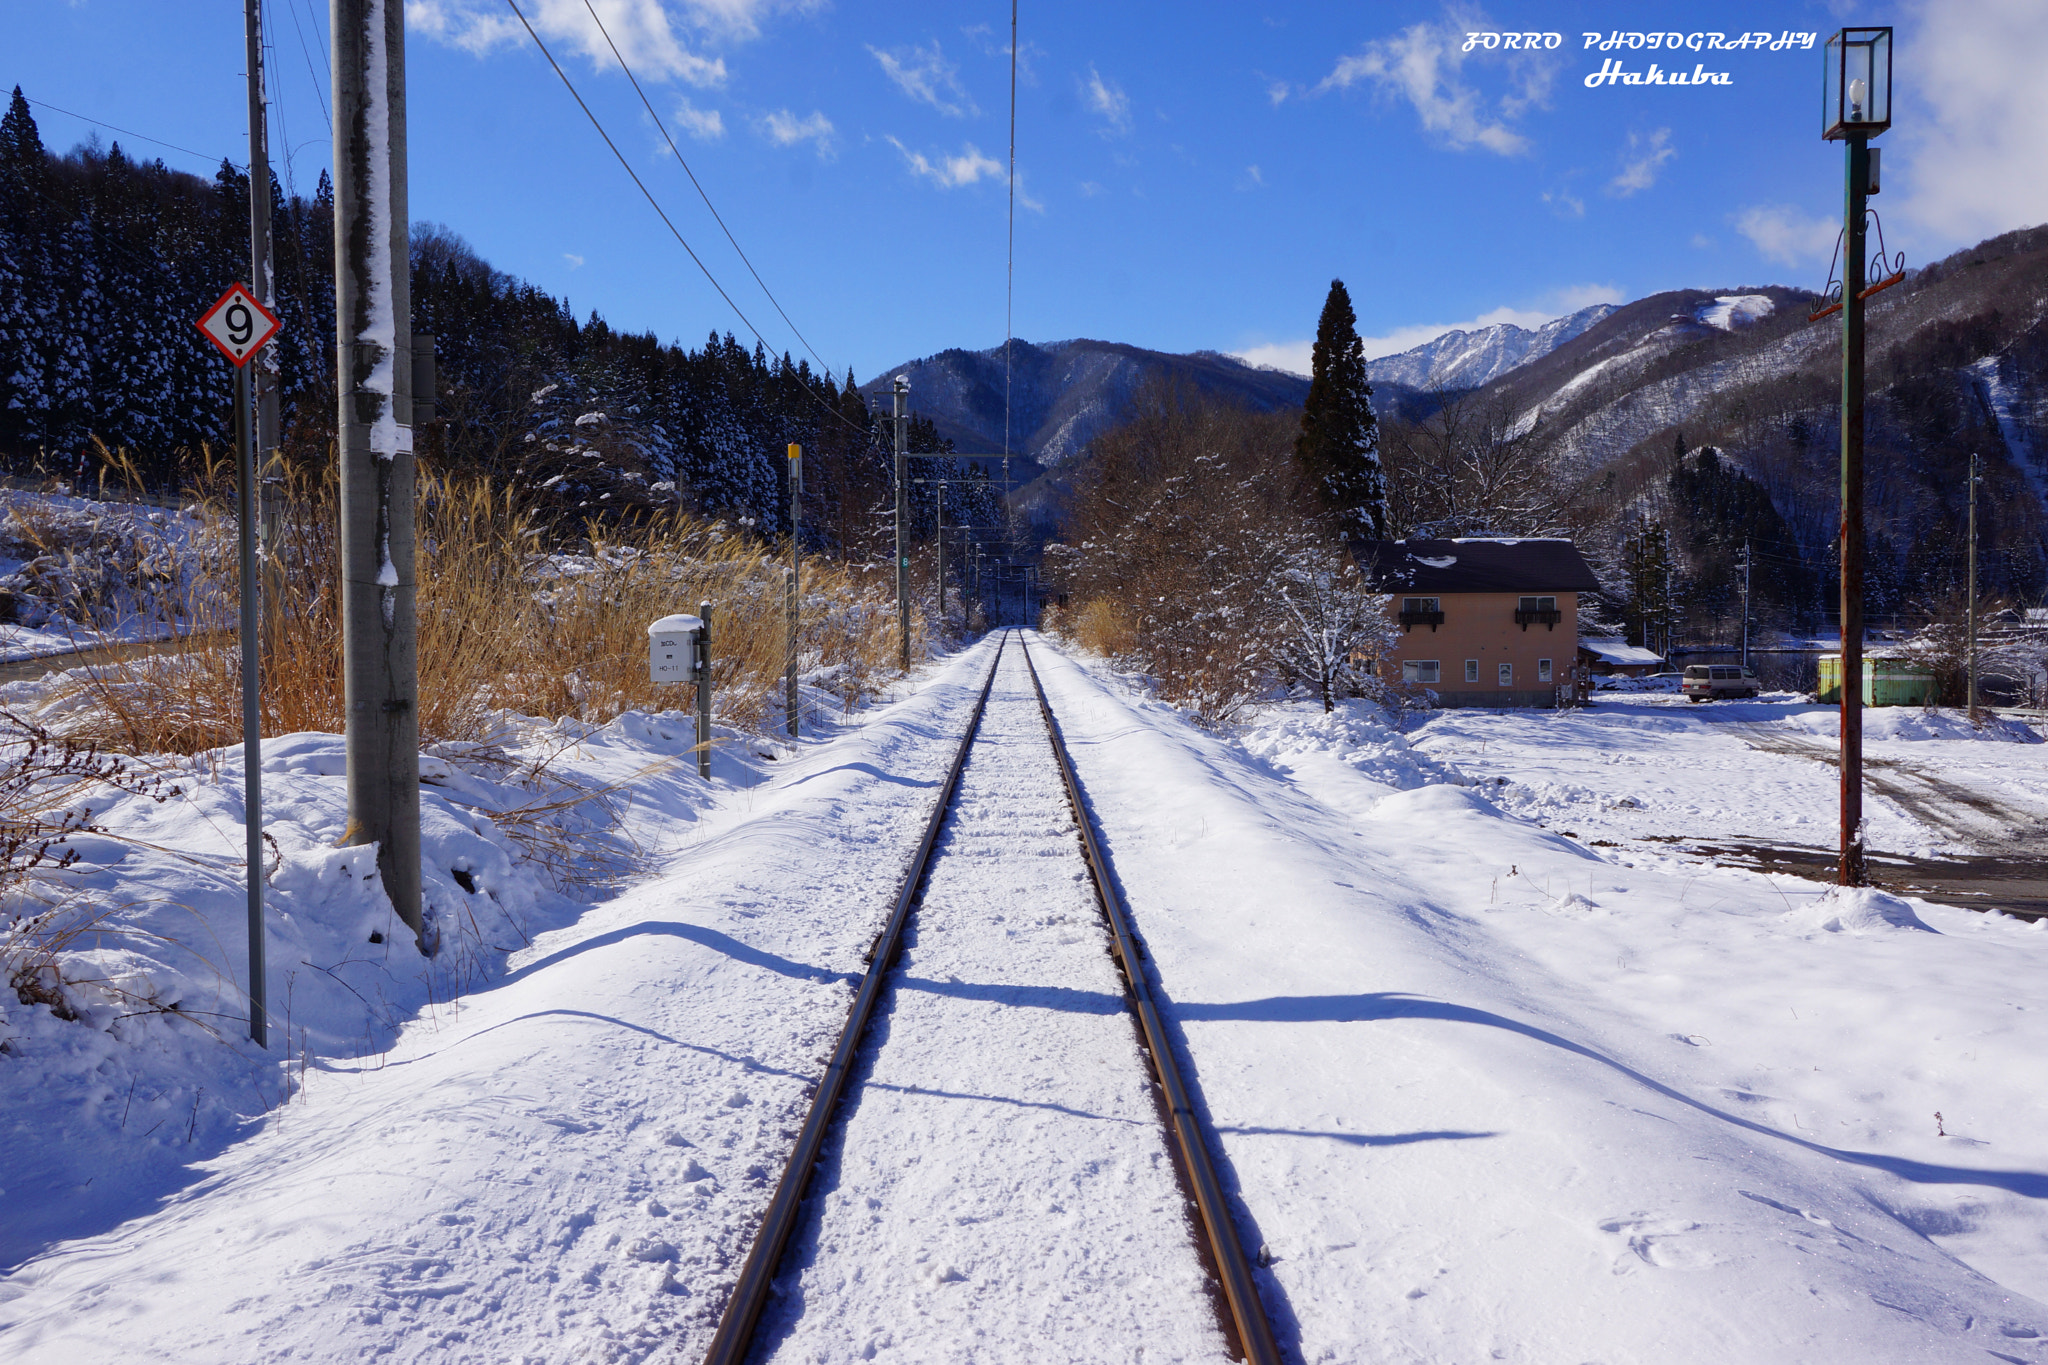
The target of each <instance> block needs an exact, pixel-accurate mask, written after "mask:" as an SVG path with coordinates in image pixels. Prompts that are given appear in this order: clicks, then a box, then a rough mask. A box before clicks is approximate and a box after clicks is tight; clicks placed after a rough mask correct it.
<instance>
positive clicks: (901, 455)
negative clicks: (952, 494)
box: [895, 374, 910, 673]
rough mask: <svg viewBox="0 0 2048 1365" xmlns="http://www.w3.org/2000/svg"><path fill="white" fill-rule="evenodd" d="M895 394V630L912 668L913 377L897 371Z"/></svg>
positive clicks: (905, 665)
mask: <svg viewBox="0 0 2048 1365" xmlns="http://www.w3.org/2000/svg"><path fill="white" fill-rule="evenodd" d="M895 394H896V630H897V634H898V635H899V636H900V637H901V644H902V650H903V671H904V672H905V673H908V672H909V671H910V542H909V541H908V540H907V539H906V536H907V535H908V528H907V527H906V524H905V523H906V522H907V520H908V518H909V511H910V480H909V478H908V477H907V476H908V474H909V467H910V427H909V424H908V420H907V419H908V414H909V411H910V380H909V378H908V377H907V376H904V375H900V374H899V375H897V376H896V384H895Z"/></svg>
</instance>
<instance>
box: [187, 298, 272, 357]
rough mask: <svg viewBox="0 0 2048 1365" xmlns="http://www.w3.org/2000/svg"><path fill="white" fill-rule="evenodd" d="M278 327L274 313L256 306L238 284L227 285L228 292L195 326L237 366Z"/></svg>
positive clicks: (260, 348) (261, 345)
mask: <svg viewBox="0 0 2048 1365" xmlns="http://www.w3.org/2000/svg"><path fill="white" fill-rule="evenodd" d="M278 325H279V324H278V321H277V316H276V314H274V313H272V312H271V311H270V310H269V309H268V308H265V307H264V306H263V305H262V304H261V303H258V302H257V301H256V296H255V295H254V294H252V293H250V292H249V291H248V290H247V289H245V288H243V287H242V284H241V283H240V281H237V282H236V283H234V284H231V285H229V286H228V292H227V293H225V294H222V295H221V296H220V299H219V300H218V301H217V302H216V303H215V304H214V305H213V307H211V308H209V309H207V310H206V312H205V313H203V314H201V315H200V318H199V321H198V322H197V323H195V324H194V326H196V327H198V328H199V330H200V331H202V332H204V333H206V339H207V340H208V341H211V342H212V343H213V344H214V345H216V346H218V347H220V350H221V354H222V355H224V356H226V357H227V358H228V359H229V360H232V361H233V362H234V363H235V365H236V366H237V367H240V366H243V365H246V364H248V363H249V357H250V356H252V355H255V354H256V352H258V351H260V350H262V349H263V343H264V342H266V341H268V340H270V339H271V338H272V337H273V336H275V335H277V329H278Z"/></svg>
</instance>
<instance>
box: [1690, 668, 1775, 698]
mask: <svg viewBox="0 0 2048 1365" xmlns="http://www.w3.org/2000/svg"><path fill="white" fill-rule="evenodd" d="M1678 690H1679V691H1681V692H1683V693H1685V699H1686V700H1687V701H1712V700H1713V699H1714V698H1716V697H1753V696H1755V695H1756V694H1757V693H1758V692H1760V691H1762V690H1763V689H1762V688H1761V687H1759V686H1758V685H1757V681H1756V671H1755V670H1754V669H1749V668H1742V667H1739V666H1738V665H1735V664H1688V665H1686V669H1685V681H1684V682H1682V683H1680V684H1679V685H1678Z"/></svg>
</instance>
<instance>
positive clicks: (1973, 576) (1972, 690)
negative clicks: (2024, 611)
mask: <svg viewBox="0 0 2048 1365" xmlns="http://www.w3.org/2000/svg"><path fill="white" fill-rule="evenodd" d="M1969 623H1970V667H1969V673H1968V681H1967V682H1966V683H1965V684H1964V685H1965V686H1966V687H1967V688H1968V700H1967V702H1966V703H1965V704H1966V705H1967V706H1968V707H1969V711H1970V723H1971V724H1972V725H1975V724H1976V723H1977V452H1976V451H1974V450H1973V451H1971V452H1970V606H1969Z"/></svg>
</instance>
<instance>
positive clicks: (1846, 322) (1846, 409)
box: [1821, 28, 1892, 886]
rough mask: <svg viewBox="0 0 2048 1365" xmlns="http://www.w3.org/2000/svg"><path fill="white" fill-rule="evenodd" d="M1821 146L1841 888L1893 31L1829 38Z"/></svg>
mask: <svg viewBox="0 0 2048 1365" xmlns="http://www.w3.org/2000/svg"><path fill="white" fill-rule="evenodd" d="M1821 85H1822V103H1821V137H1822V139H1823V140H1826V141H1830V142H1840V143H1842V144H1843V150H1844V158H1843V160H1844V181H1845V190H1844V196H1843V199H1844V203H1843V222H1842V524H1841V536H1842V540H1841V560H1842V721H1841V745H1842V753H1841V758H1842V763H1841V769H1842V771H1841V778H1842V798H1841V805H1842V845H1841V861H1840V866H1839V868H1838V872H1839V879H1840V881H1841V884H1842V885H1843V886H1861V885H1863V882H1864V849H1863V300H1864V296H1865V294H1866V292H1868V291H1866V288H1865V284H1864V278H1863V267H1864V262H1865V252H1866V247H1865V242H1864V226H1863V220H1864V205H1865V201H1866V199H1867V197H1868V195H1869V193H1870V189H1871V186H1872V183H1873V182H1874V181H1875V180H1876V175H1875V171H1876V169H1877V167H1876V160H1877V153H1876V152H1874V151H1872V150H1871V147H1870V139H1871V138H1873V137H1876V136H1877V135H1878V134H1880V133H1882V132H1883V131H1884V130H1885V129H1887V128H1889V127H1891V124H1892V31H1891V30H1890V29H1889V28H1845V29H1843V30H1841V31H1840V32H1839V33H1837V34H1835V36H1834V37H1832V38H1830V39H1828V46H1827V64H1826V71H1825V73H1824V75H1823V77H1822V82H1821Z"/></svg>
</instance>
